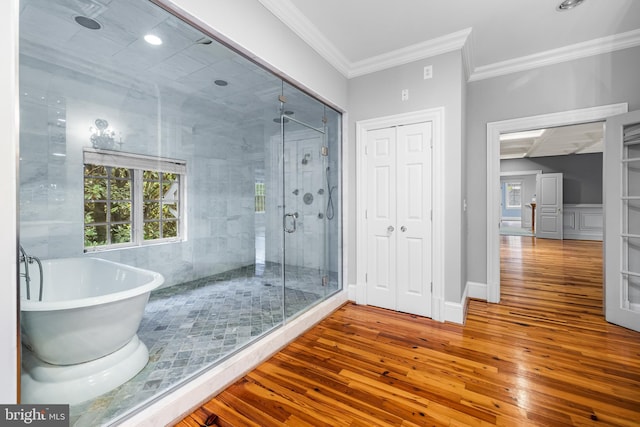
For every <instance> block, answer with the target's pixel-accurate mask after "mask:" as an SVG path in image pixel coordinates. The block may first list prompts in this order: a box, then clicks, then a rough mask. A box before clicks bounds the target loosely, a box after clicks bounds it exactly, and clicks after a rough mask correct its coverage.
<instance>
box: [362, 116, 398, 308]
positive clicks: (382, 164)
mask: <svg viewBox="0 0 640 427" xmlns="http://www.w3.org/2000/svg"><path fill="white" fill-rule="evenodd" d="M367 146H368V147H369V148H368V153H367V155H368V159H369V163H368V165H369V167H368V169H369V170H368V173H367V176H368V178H369V179H368V181H369V183H370V184H371V185H369V194H368V195H367V199H368V200H369V201H370V203H369V207H368V209H367V225H368V240H369V245H368V254H367V257H368V259H367V265H368V266H370V267H369V269H368V273H367V276H368V278H367V283H368V284H369V288H368V292H367V303H368V304H371V305H375V306H377V307H383V308H389V309H392V310H395V306H396V295H395V291H394V289H393V287H392V283H391V281H392V280H395V275H396V261H395V256H394V254H395V253H396V240H395V235H394V231H395V228H394V226H395V223H396V216H395V205H396V191H395V188H396V148H395V147H396V135H395V129H379V130H373V131H371V132H369V135H368V145H367ZM390 227H391V228H390ZM392 278H393V279H392Z"/></svg>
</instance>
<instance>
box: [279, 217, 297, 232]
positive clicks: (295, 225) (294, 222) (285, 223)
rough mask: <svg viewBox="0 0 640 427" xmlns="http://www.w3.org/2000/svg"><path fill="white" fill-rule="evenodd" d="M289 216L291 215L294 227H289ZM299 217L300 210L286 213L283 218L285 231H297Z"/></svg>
mask: <svg viewBox="0 0 640 427" xmlns="http://www.w3.org/2000/svg"><path fill="white" fill-rule="evenodd" d="M287 217H291V219H292V221H291V225H292V227H291V228H289V227H288V226H287ZM297 218H298V212H294V213H288V214H284V217H283V218H282V223H283V227H284V231H286V232H287V233H295V231H296V228H297V223H296V219H297Z"/></svg>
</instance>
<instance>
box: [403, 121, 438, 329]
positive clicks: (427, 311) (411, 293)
mask: <svg viewBox="0 0 640 427" xmlns="http://www.w3.org/2000/svg"><path fill="white" fill-rule="evenodd" d="M397 145H398V146H397V152H398V170H397V174H398V183H399V187H398V189H397V194H398V206H397V209H398V223H397V227H398V234H397V240H398V253H397V257H398V274H397V280H398V282H397V283H398V306H397V310H399V311H403V312H408V313H413V314H419V315H422V316H429V317H430V316H431V240H432V239H431V187H432V185H431V123H429V122H426V123H417V124H413V125H408V126H401V127H399V128H398V144H397Z"/></svg>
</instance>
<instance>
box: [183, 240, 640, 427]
mask: <svg viewBox="0 0 640 427" xmlns="http://www.w3.org/2000/svg"><path fill="white" fill-rule="evenodd" d="M501 252H502V260H503V262H502V267H501V277H502V280H501V298H502V300H501V303H500V304H488V303H485V302H482V301H476V300H472V301H470V303H469V307H468V315H467V321H466V324H465V325H464V326H461V325H454V324H450V323H439V322H434V321H432V320H430V319H427V318H422V317H418V316H413V315H408V314H403V313H395V312H392V311H387V310H383V309H379V308H375V307H368V306H358V305H355V304H346V305H345V306H343V307H341V308H340V309H339V310H337V311H336V312H335V313H333V314H332V315H331V316H329V317H328V318H326V319H325V320H323V321H322V322H321V323H320V324H318V325H317V326H316V327H314V328H313V329H311V330H310V331H309V332H307V333H306V334H304V335H303V336H301V337H299V338H298V339H297V340H296V341H295V342H293V343H292V344H290V345H289V346H287V347H286V348H285V349H283V350H282V351H281V352H279V353H278V354H276V355H275V356H274V357H273V358H271V359H270V360H268V361H267V362H265V363H264V364H262V365H261V366H259V367H258V368H257V369H255V370H254V371H252V372H251V373H249V374H247V375H246V376H245V377H244V378H242V379H241V380H239V381H238V382H236V383H235V384H233V385H232V386H230V387H229V388H228V389H226V390H225V391H224V392H222V393H221V394H219V395H218V396H216V397H215V398H213V399H212V400H210V401H209V402H207V403H206V404H204V405H203V406H202V407H201V408H199V409H198V410H197V411H196V412H194V413H193V414H191V415H190V416H188V417H186V418H185V419H184V420H182V421H181V422H180V423H179V424H178V426H180V427H194V426H202V425H216V426H223V427H226V426H280V425H289V426H331V427H333V426H570V425H574V426H640V333H638V332H633V331H630V330H627V329H624V328H621V327H617V326H615V325H611V324H608V323H606V322H605V321H604V319H603V314H602V313H603V311H602V244H601V242H588V241H569V240H566V241H553V240H543V239H535V238H531V237H515V236H513V237H511V236H508V237H507V236H505V237H502V241H501ZM207 419H208V420H207Z"/></svg>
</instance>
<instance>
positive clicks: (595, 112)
mask: <svg viewBox="0 0 640 427" xmlns="http://www.w3.org/2000/svg"><path fill="white" fill-rule="evenodd" d="M627 111H628V104H627V103H626V102H624V103H620V104H609V105H602V106H597V107H591V108H582V109H577V110H569V111H561V112H557V113H549V114H541V115H537V116H529V117H522V118H517V119H510V120H502V121H499V122H489V123H487V288H486V296H485V297H486V300H487V301H488V302H492V303H498V302H500V211H499V207H500V134H501V133H510V132H521V131H525V130H532V129H540V128H547V127H556V126H567V125H575V124H581V123H589V122H596V121H604V120H606V119H607V118H608V117H611V116H615V115H618V114H623V113H626V112H627ZM605 179H606V177H605ZM479 293H482V292H479ZM476 296H477V297H480V295H476Z"/></svg>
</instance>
